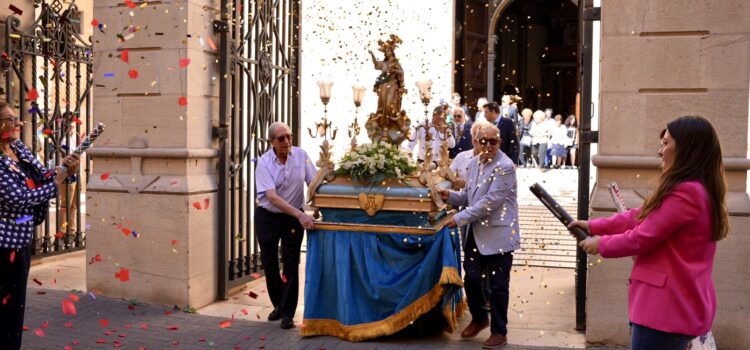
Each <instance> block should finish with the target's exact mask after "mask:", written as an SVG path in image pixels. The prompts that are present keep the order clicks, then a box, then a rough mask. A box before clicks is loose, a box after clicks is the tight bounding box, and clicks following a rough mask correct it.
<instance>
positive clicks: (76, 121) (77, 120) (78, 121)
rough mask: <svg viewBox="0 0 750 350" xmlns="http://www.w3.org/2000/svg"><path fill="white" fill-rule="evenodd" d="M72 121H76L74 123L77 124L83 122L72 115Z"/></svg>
mask: <svg viewBox="0 0 750 350" xmlns="http://www.w3.org/2000/svg"><path fill="white" fill-rule="evenodd" d="M73 122H74V123H76V124H78V125H81V124H83V122H82V121H81V120H80V119H78V118H77V117H73Z"/></svg>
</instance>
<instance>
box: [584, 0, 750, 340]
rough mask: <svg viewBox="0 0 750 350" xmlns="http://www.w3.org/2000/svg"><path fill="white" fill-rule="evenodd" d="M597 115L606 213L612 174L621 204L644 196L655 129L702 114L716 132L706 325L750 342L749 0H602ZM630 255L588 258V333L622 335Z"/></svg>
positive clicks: (595, 211)
mask: <svg viewBox="0 0 750 350" xmlns="http://www.w3.org/2000/svg"><path fill="white" fill-rule="evenodd" d="M601 8H602V16H601V26H602V27H601V28H602V34H601V47H602V49H601V57H600V59H601V73H600V77H601V78H600V82H601V101H600V103H601V109H600V110H601V120H600V124H599V129H600V134H599V154H598V155H596V156H594V157H593V158H592V161H593V163H594V165H595V166H597V168H598V176H597V183H596V186H595V188H594V191H593V194H592V201H591V209H592V217H601V216H607V215H610V214H611V213H612V212H613V211H614V206H613V205H612V201H611V199H610V196H609V194H608V193H607V185H608V184H609V183H610V182H612V181H616V182H617V183H618V184H619V185H620V187H621V189H622V190H623V193H624V196H625V200H626V204H627V206H628V207H636V206H639V205H641V203H642V201H643V198H644V197H645V196H647V195H648V190H649V189H651V188H653V186H654V183H655V182H654V181H655V180H656V176H657V175H658V172H659V170H658V164H659V160H658V158H656V156H657V155H656V152H657V150H658V147H659V139H658V136H659V132H660V131H661V130H662V129H663V128H664V127H665V126H666V123H667V122H668V121H670V120H672V119H674V118H676V117H679V116H683V115H701V116H704V117H706V118H708V119H709V120H711V122H712V123H713V124H714V126H715V127H716V129H717V131H718V133H719V137H720V139H721V146H722V151H723V154H724V157H725V166H726V167H725V168H726V170H727V178H728V181H729V190H730V191H731V193H730V194H729V207H730V213H731V214H732V216H731V218H730V223H731V225H732V230H731V233H730V237H729V238H728V239H726V240H724V241H722V242H720V243H719V248H718V251H717V255H716V260H715V268H714V281H715V283H716V289H717V297H718V303H719V310H718V313H717V316H716V320H715V322H714V327H713V332H714V334H715V336H716V339H717V343H718V345H719V348H721V349H744V348H748V347H750V334H748V332H746V327H745V329H742V327H743V326H741V325H745V324H747V323H748V322H750V311H748V310H750V294H748V293H747V290H748V289H749V288H750V274H749V273H748V272H747V270H745V269H743V267H745V266H748V264H750V258H748V255H747V254H746V252H747V249H750V228H749V227H750V226H749V225H748V224H750V219H749V218H748V215H750V200H748V196H747V193H746V170H747V169H748V164H749V163H748V160H747V159H746V155H747V148H746V147H747V130H748V96H749V91H748V87H749V86H750V84H749V83H750V81H749V77H750V74H749V73H750V70H749V68H750V65H749V64H748V53H750V52H749V51H750V44H749V43H750V22H749V21H747V18H748V17H750V6H748V4H747V2H746V1H742V0H727V1H685V0H669V1H648V0H635V1H631V0H608V1H603V4H602V7H601ZM631 266H632V261H631V260H630V259H615V260H603V259H600V257H598V256H596V257H592V258H591V259H590V269H589V275H588V291H587V292H588V296H587V322H586V324H587V329H586V340H587V342H588V343H590V344H610V345H626V344H629V334H628V327H627V279H628V276H629V273H630V268H631Z"/></svg>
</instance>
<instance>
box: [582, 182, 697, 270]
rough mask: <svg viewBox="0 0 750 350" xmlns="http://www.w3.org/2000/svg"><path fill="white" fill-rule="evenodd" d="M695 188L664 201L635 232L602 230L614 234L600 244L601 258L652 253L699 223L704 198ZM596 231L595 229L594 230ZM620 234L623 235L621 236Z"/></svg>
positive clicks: (682, 187)
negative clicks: (670, 239)
mask: <svg viewBox="0 0 750 350" xmlns="http://www.w3.org/2000/svg"><path fill="white" fill-rule="evenodd" d="M696 186H701V185H700V184H697V183H681V184H679V185H677V186H675V187H674V189H673V190H672V192H671V193H669V194H668V195H666V196H665V197H664V199H662V202H661V205H660V206H659V207H658V208H656V209H655V210H653V211H651V213H650V214H649V215H648V216H647V217H646V218H645V219H644V220H643V222H641V223H640V224H639V225H637V226H635V227H634V228H632V229H630V230H627V231H625V232H622V233H620V232H617V231H616V230H610V228H609V227H600V228H599V229H601V230H605V231H608V232H611V233H612V234H611V235H607V236H603V237H602V239H601V242H599V254H601V256H603V257H605V258H619V257H624V256H632V255H639V254H642V253H644V252H647V251H649V250H650V249H652V248H654V247H655V246H656V245H658V244H659V243H660V242H661V241H663V240H664V239H666V238H668V237H669V236H670V235H672V234H673V233H674V232H675V231H677V230H678V229H680V228H681V227H682V226H684V225H687V224H690V223H691V222H694V221H695V220H696V217H697V216H698V215H699V211H700V206H699V205H700V204H699V203H700V200H705V194H703V193H702V191H700V190H699V189H698V188H696ZM592 231H593V229H592ZM618 233H620V234H618Z"/></svg>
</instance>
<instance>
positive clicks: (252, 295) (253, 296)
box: [247, 291, 258, 299]
mask: <svg viewBox="0 0 750 350" xmlns="http://www.w3.org/2000/svg"><path fill="white" fill-rule="evenodd" d="M247 296H249V297H251V298H253V299H258V294H255V292H253V291H249V292H248V293H247Z"/></svg>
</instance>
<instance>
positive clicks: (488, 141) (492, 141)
mask: <svg viewBox="0 0 750 350" xmlns="http://www.w3.org/2000/svg"><path fill="white" fill-rule="evenodd" d="M498 142H500V140H498V139H479V143H480V144H482V146H485V145H487V144H490V145H493V146H497V143H498Z"/></svg>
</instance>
